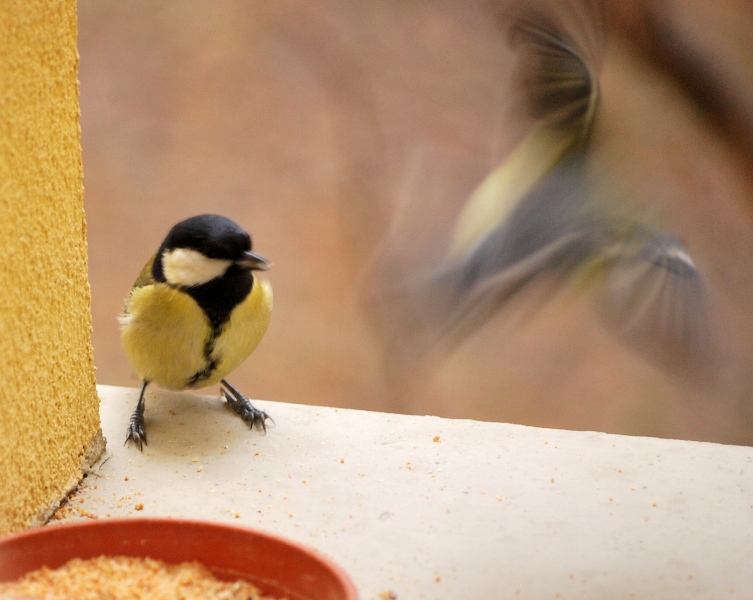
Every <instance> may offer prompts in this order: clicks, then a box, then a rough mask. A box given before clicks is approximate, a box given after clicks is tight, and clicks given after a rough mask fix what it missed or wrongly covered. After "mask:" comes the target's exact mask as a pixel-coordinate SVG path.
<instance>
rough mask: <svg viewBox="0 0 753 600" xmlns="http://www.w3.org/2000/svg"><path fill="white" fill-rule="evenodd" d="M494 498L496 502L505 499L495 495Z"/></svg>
mask: <svg viewBox="0 0 753 600" xmlns="http://www.w3.org/2000/svg"><path fill="white" fill-rule="evenodd" d="M495 498H496V500H497V502H502V500H504V499H505V497H504V496H495Z"/></svg>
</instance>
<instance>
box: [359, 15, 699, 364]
mask: <svg viewBox="0 0 753 600" xmlns="http://www.w3.org/2000/svg"><path fill="white" fill-rule="evenodd" d="M558 7H559V8H558V10H559V12H557V11H554V12H552V11H551V8H549V9H543V10H542V9H541V8H537V7H536V6H535V4H534V5H530V4H529V3H522V2H521V3H518V4H516V5H515V8H514V9H512V10H510V11H509V12H506V13H505V14H504V17H505V24H506V27H508V33H509V37H510V41H511V44H512V46H513V47H514V48H515V49H516V50H517V51H518V54H519V57H520V62H519V73H518V74H519V81H520V84H521V87H522V89H523V90H524V94H525V98H526V104H527V109H528V112H529V114H530V116H532V117H534V118H535V119H536V124H535V126H534V128H533V130H532V131H531V133H530V134H529V135H528V136H527V137H526V138H524V140H523V141H522V142H521V143H520V144H519V146H518V147H517V148H516V149H515V150H514V151H513V152H512V153H511V154H510V156H509V157H508V158H507V160H506V161H505V162H503V163H502V164H501V165H500V166H498V167H497V168H496V169H495V170H493V171H492V172H491V173H490V174H489V175H488V176H487V177H486V178H485V179H484V180H483V181H481V182H480V183H479V185H478V186H477V188H476V189H475V191H474V192H473V193H472V194H471V195H470V197H469V198H468V200H467V202H466V203H465V205H464V207H463V209H462V211H461V213H460V215H459V218H458V220H457V224H456V227H455V231H454V233H453V235H452V238H451V242H450V244H449V250H448V252H447V254H446V256H444V257H443V258H442V259H441V260H440V261H439V262H438V264H436V265H435V266H433V267H432V269H431V270H430V271H429V272H428V273H426V274H424V275H423V276H420V277H410V276H409V277H407V278H405V281H404V282H402V283H400V284H398V285H395V284H392V285H391V286H390V285H381V283H383V282H381V283H380V284H377V286H378V288H379V289H377V290H376V291H375V292H373V294H372V296H371V298H370V301H371V304H372V306H373V307H374V308H375V311H376V314H377V317H378V318H379V319H380V322H379V323H378V328H379V331H380V333H381V335H382V336H385V337H386V338H387V339H386V340H385V341H386V344H387V353H386V361H387V365H386V366H387V367H388V370H389V371H390V372H391V373H392V374H393V375H394V374H396V373H397V374H400V375H401V376H405V375H406V374H407V373H408V372H407V371H406V369H410V370H415V366H416V364H417V363H419V364H420V363H427V359H432V358H433V359H437V358H442V357H443V355H446V354H447V353H449V352H450V351H452V350H454V349H455V347H457V345H458V344H460V343H461V342H463V341H464V340H466V339H467V338H468V337H469V336H470V335H471V334H472V333H473V332H475V331H476V330H477V329H478V328H479V327H480V326H481V325H483V324H484V323H485V322H487V321H488V320H489V319H490V318H491V317H492V315H494V314H495V313H496V312H497V311H498V310H499V309H500V308H502V307H504V306H506V305H507V304H508V303H509V302H510V300H511V299H512V298H517V297H519V296H520V294H521V292H523V291H524V290H528V289H531V288H533V287H534V286H533V285H532V284H534V282H537V283H539V284H541V283H549V284H550V285H549V288H548V289H549V290H550V292H553V291H555V290H557V289H558V288H560V287H562V285H561V284H563V283H569V284H574V287H575V288H576V289H578V288H579V289H588V290H590V291H592V292H595V298H596V299H597V300H598V303H597V306H598V309H599V311H598V314H599V315H600V316H601V317H602V318H603V319H604V321H605V323H606V324H607V325H608V326H609V327H610V328H611V329H612V330H613V331H616V332H617V334H618V336H619V337H620V338H621V339H622V340H623V341H625V342H626V343H628V345H629V346H632V347H634V348H636V349H637V350H638V351H639V352H641V353H644V354H647V355H648V356H649V357H650V358H651V359H652V360H657V361H658V362H659V363H660V364H661V365H662V366H667V367H671V368H672V369H674V368H675V367H676V366H680V368H681V369H683V371H684V373H685V374H686V373H687V372H688V370H692V369H693V368H694V367H695V366H696V365H697V363H698V359H702V358H703V356H704V354H705V352H706V351H707V341H708V336H707V334H708V323H707V317H708V314H707V312H708V311H707V301H706V298H707V293H706V290H705V284H704V280H703V278H702V276H701V274H700V272H699V271H698V269H697V267H696V265H695V263H694V261H693V260H692V259H691V257H690V254H689V252H688V251H687V249H686V248H685V246H684V245H683V244H682V242H681V241H680V240H679V239H678V238H677V237H675V236H673V235H671V234H669V233H666V232H663V231H661V230H660V229H659V228H656V227H653V226H651V225H649V224H648V223H646V222H644V221H643V220H640V219H638V218H635V217H633V216H632V215H630V214H629V212H628V210H627V209H626V208H625V207H624V206H621V205H620V202H619V192H618V191H616V190H618V189H619V188H620V185H619V184H620V183H622V181H621V179H623V178H625V179H626V178H627V177H630V176H635V174H628V175H625V174H623V173H618V174H615V173H609V172H605V170H604V169H601V171H599V169H598V168H596V169H594V163H596V162H597V160H596V159H595V157H594V155H593V152H592V147H591V146H592V138H593V134H594V129H595V126H596V124H597V120H598V117H599V107H600V102H601V98H600V89H599V79H598V74H599V56H600V53H601V46H602V42H603V35H602V32H603V31H604V23H603V18H604V12H603V10H602V8H601V4H600V3H598V2H595V1H594V2H578V3H575V2H573V3H563V4H562V5H558ZM391 272H392V273H394V272H395V270H394V269H393V270H392V271H391ZM552 284H554V285H552ZM537 289H539V290H540V289H541V286H538V287H537ZM428 362H429V363H431V362H434V361H428Z"/></svg>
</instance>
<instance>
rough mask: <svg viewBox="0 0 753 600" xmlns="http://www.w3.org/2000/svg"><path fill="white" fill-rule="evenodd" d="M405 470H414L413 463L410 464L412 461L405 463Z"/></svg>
mask: <svg viewBox="0 0 753 600" xmlns="http://www.w3.org/2000/svg"><path fill="white" fill-rule="evenodd" d="M405 468H406V469H410V470H413V465H412V464H411V462H410V461H407V462H406V463H405Z"/></svg>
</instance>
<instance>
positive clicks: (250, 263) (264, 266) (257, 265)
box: [237, 252, 269, 271]
mask: <svg viewBox="0 0 753 600" xmlns="http://www.w3.org/2000/svg"><path fill="white" fill-rule="evenodd" d="M237 264H238V265H239V266H241V267H245V268H246V269H249V270H251V271H266V270H268V269H269V261H267V259H266V258H263V257H261V256H259V255H258V254H255V253H253V252H244V253H243V258H242V259H240V260H239V261H237Z"/></svg>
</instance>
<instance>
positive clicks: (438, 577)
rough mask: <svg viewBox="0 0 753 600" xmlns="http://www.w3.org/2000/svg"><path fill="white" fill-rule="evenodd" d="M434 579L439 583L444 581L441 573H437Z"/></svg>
mask: <svg viewBox="0 0 753 600" xmlns="http://www.w3.org/2000/svg"><path fill="white" fill-rule="evenodd" d="M434 581H436V582H437V583H439V582H441V581H442V578H441V577H440V576H439V575H437V576H436V577H435V578H434Z"/></svg>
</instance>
